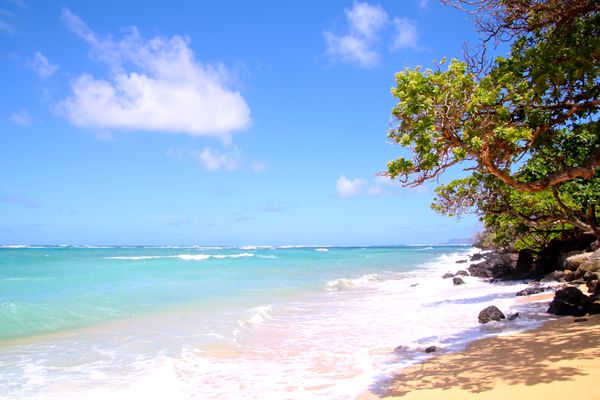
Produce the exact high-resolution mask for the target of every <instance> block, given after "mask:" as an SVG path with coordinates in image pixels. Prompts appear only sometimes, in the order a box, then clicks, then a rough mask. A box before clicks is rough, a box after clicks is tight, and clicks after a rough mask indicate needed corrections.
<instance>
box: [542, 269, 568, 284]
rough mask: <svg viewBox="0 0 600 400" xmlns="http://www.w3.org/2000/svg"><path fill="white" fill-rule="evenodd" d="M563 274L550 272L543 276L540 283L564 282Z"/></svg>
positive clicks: (561, 272)
mask: <svg viewBox="0 0 600 400" xmlns="http://www.w3.org/2000/svg"><path fill="white" fill-rule="evenodd" d="M564 281H565V273H564V272H563V271H552V272H550V273H549V274H548V275H546V276H544V277H543V278H542V279H541V280H540V282H564Z"/></svg>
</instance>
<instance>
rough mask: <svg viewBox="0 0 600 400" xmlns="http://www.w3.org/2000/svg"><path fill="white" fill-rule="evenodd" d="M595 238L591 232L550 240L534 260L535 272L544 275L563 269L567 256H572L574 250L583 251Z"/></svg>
mask: <svg viewBox="0 0 600 400" xmlns="http://www.w3.org/2000/svg"><path fill="white" fill-rule="evenodd" d="M595 240H596V237H595V236H594V235H593V234H589V235H588V234H585V235H581V236H579V237H575V238H572V239H566V240H559V239H554V240H551V241H550V243H548V245H547V246H546V247H544V249H542V251H541V252H540V254H539V256H538V258H537V260H536V263H535V264H536V265H535V274H536V275H538V276H545V275H547V274H549V273H550V272H552V271H557V270H563V269H565V262H566V259H567V258H568V257H569V256H572V255H573V254H574V252H582V251H584V250H585V249H587V248H588V247H589V245H590V244H591V243H593V242H594V241H595ZM567 268H568V267H567ZM569 269H571V268H569Z"/></svg>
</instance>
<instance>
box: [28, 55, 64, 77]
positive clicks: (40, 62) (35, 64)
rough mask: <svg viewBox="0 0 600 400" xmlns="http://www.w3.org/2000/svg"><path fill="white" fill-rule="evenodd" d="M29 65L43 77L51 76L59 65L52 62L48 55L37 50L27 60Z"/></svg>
mask: <svg viewBox="0 0 600 400" xmlns="http://www.w3.org/2000/svg"><path fill="white" fill-rule="evenodd" d="M26 65H27V67H28V68H30V69H31V70H33V72H35V73H36V74H37V76H39V77H40V78H41V79H46V78H49V77H50V76H52V75H54V73H55V72H56V71H57V70H58V65H56V64H52V63H51V62H50V61H48V59H47V58H46V56H44V55H43V54H42V53H40V52H39V51H36V52H35V53H34V55H33V57H32V58H29V59H28V60H27V64H26Z"/></svg>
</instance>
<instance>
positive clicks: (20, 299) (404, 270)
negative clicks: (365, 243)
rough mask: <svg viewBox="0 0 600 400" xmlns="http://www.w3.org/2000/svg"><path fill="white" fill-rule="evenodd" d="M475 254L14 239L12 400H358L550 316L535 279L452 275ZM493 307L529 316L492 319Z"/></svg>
mask: <svg viewBox="0 0 600 400" xmlns="http://www.w3.org/2000/svg"><path fill="white" fill-rule="evenodd" d="M471 252H472V249H471V248H470V247H464V246H415V247H366V248H365V247H363V248H358V247H355V248H340V247H327V248H315V247H253V246H245V247H222V248H221V247H210V248H208V247H177V248H157V247H107V248H91V247H23V248H10V247H6V246H5V247H0V398H6V399H21V398H29V399H61V400H62V399H71V398H72V399H104V398H111V399H119V398H121V399H131V398H138V397H139V398H166V397H168V398H174V399H189V398H202V399H238V398H244V399H254V398H255V399H303V400H304V399H351V398H355V397H356V396H357V395H358V394H359V393H361V392H362V391H364V390H365V389H367V388H369V387H372V385H376V386H377V387H379V386H378V383H377V382H381V381H382V380H385V377H386V376H387V375H388V374H389V373H390V372H391V371H393V370H395V369H397V368H398V367H401V366H403V365H407V364H409V363H411V362H414V361H416V360H418V359H420V357H422V354H423V353H422V350H423V348H424V347H426V346H430V345H436V346H440V347H442V348H448V349H450V348H456V347H457V346H461V345H464V344H465V343H467V342H468V341H470V340H473V339H475V338H478V337H482V336H486V335H491V334H492V335H493V334H499V333H503V332H506V331H513V330H520V329H526V328H528V327H531V326H533V325H534V324H535V323H537V322H536V321H537V320H536V318H534V317H531V318H530V317H528V316H527V315H528V313H527V312H523V310H522V309H521V308H519V307H522V306H519V305H517V304H516V303H515V298H514V293H515V292H516V291H517V290H520V289H522V288H523V287H525V284H524V283H518V282H517V283H506V284H495V285H490V284H488V283H485V282H481V281H479V280H478V279H476V278H470V277H469V278H466V279H465V280H466V281H467V284H466V285H462V286H458V287H455V286H453V285H452V282H451V281H450V280H443V279H441V275H442V274H443V273H444V272H447V271H453V272H454V271H456V270H458V269H460V268H461V267H464V264H460V265H459V264H456V261H458V260H460V259H465V258H466V257H467V256H468V254H469V253H471ZM490 303H493V304H495V305H497V306H498V307H500V308H501V309H502V310H503V311H505V312H506V313H509V312H511V311H517V310H518V311H520V312H521V313H522V315H524V317H523V318H519V319H518V320H517V321H515V322H512V323H511V325H505V324H496V325H493V324H492V325H488V326H480V325H479V324H478V322H477V318H476V316H477V314H478V312H479V310H481V309H482V308H484V307H486V306H487V305H489V304H490ZM532 307H533V306H532ZM536 312H537V311H536V310H535V309H532V310H531V312H530V314H531V315H534V314H535V313H536ZM397 346H403V348H405V349H406V351H403V352H401V353H397V352H394V348H396V347H397Z"/></svg>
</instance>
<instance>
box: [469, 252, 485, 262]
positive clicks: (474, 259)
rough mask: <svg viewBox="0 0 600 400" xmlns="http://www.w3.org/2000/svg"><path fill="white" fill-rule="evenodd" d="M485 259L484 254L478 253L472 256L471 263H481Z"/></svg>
mask: <svg viewBox="0 0 600 400" xmlns="http://www.w3.org/2000/svg"><path fill="white" fill-rule="evenodd" d="M482 259H483V254H481V253H476V254H473V255H472V256H471V261H479V260H482Z"/></svg>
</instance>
